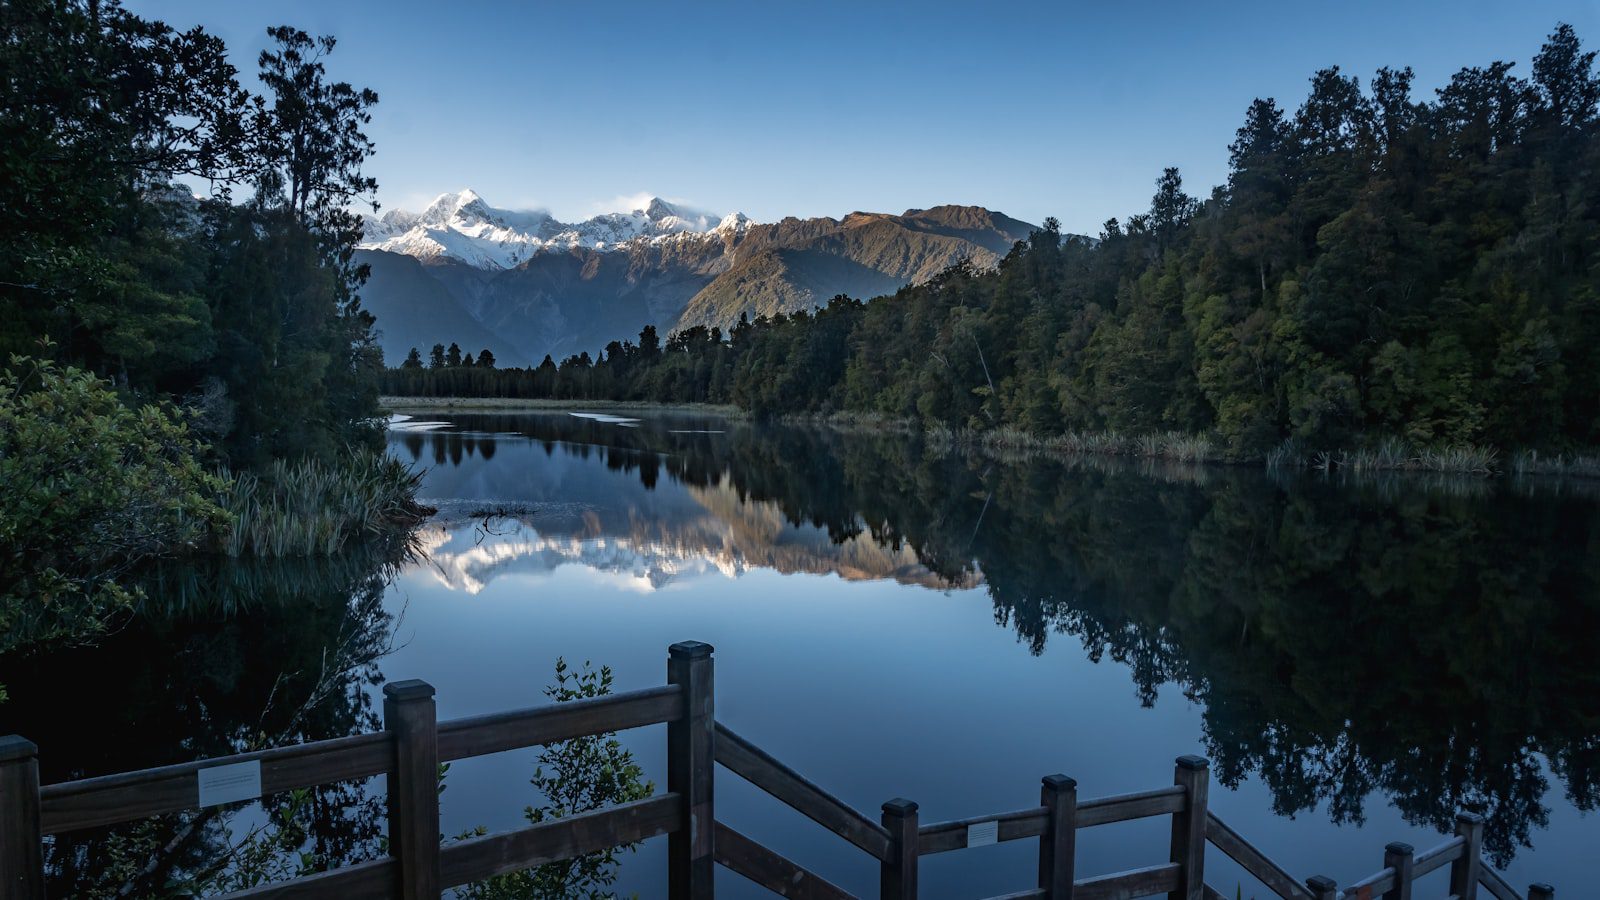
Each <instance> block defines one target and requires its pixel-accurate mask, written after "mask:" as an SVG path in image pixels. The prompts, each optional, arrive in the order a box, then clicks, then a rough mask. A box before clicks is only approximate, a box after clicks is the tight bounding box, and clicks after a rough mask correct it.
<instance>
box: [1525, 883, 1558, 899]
mask: <svg viewBox="0 0 1600 900" xmlns="http://www.w3.org/2000/svg"><path fill="white" fill-rule="evenodd" d="M1555 895H1556V889H1555V887H1554V886H1553V885H1551V884H1550V882H1548V881H1535V882H1534V883H1533V884H1530V885H1528V900H1533V898H1534V897H1554V896H1555Z"/></svg>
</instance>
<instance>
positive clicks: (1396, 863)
mask: <svg viewBox="0 0 1600 900" xmlns="http://www.w3.org/2000/svg"><path fill="white" fill-rule="evenodd" d="M1416 852H1417V848H1415V847H1413V846H1411V845H1410V844H1407V843H1405V842H1404V841H1395V842H1393V843H1391V844H1390V845H1389V846H1387V847H1384V848H1383V867H1384V868H1385V869H1393V870H1394V887H1392V888H1390V889H1389V890H1388V891H1385V892H1384V895H1383V900H1411V881H1412V879H1413V877H1414V871H1415V868H1414V867H1415V862H1416Z"/></svg>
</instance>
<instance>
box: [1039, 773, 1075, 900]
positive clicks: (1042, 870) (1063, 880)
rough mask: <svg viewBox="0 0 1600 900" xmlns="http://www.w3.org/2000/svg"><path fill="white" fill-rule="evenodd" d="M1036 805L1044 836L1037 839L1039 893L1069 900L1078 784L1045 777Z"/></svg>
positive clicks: (1073, 859) (1073, 857) (1060, 899)
mask: <svg viewBox="0 0 1600 900" xmlns="http://www.w3.org/2000/svg"><path fill="white" fill-rule="evenodd" d="M1039 801H1040V805H1042V806H1043V807H1044V808H1045V825H1044V834H1041V835H1039V889H1040V890H1042V891H1044V892H1045V897H1046V898H1048V900H1072V879H1073V877H1074V876H1073V869H1074V866H1075V864H1076V862H1077V837H1078V783H1077V782H1076V781H1073V780H1072V779H1071V778H1068V777H1067V776H1065V775H1046V776H1045V777H1044V783H1043V785H1042V786H1041V787H1040V789H1039Z"/></svg>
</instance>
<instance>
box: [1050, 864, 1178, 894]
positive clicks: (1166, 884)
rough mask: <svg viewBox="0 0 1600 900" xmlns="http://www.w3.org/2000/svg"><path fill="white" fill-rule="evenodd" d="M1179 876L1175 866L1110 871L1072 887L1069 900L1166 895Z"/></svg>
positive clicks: (1172, 889)
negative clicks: (1107, 873) (1110, 872)
mask: <svg viewBox="0 0 1600 900" xmlns="http://www.w3.org/2000/svg"><path fill="white" fill-rule="evenodd" d="M1182 877H1183V869H1182V867H1181V866H1179V865H1178V864H1177V863H1165V864H1163V865H1159V866H1147V867H1145V868H1143V869H1129V870H1128V871H1126V872H1113V873H1112V874H1110V875H1101V876H1099V877H1096V878H1085V879H1083V880H1082V881H1079V882H1078V883H1076V884H1074V885H1073V893H1072V900H1128V898H1131V897H1149V896H1152V895H1154V894H1166V893H1170V892H1172V891H1175V890H1177V889H1178V885H1179V884H1180V883H1181V879H1182Z"/></svg>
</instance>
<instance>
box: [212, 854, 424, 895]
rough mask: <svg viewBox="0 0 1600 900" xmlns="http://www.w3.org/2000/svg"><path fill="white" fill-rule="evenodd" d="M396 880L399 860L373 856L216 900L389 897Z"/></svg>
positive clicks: (235, 892) (392, 893)
mask: <svg viewBox="0 0 1600 900" xmlns="http://www.w3.org/2000/svg"><path fill="white" fill-rule="evenodd" d="M399 883H400V863H399V860H396V859H393V858H388V859H374V860H370V861H368V862H363V863H356V864H354V865H349V866H341V867H339V868H337V869H330V870H328V871H326V872H318V873H317V874H315V875H307V876H305V877H304V878H296V879H294V880H292V881H279V882H275V883H273V884H263V885H261V886H260V887H253V888H249V889H248V890H243V891H234V892H232V893H229V894H223V895H221V896H220V897H217V898H215V900H313V898H318V900H320V898H326V897H338V898H339V900H391V898H393V897H394V895H395V889H396V886H397V885H398V884H399Z"/></svg>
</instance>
